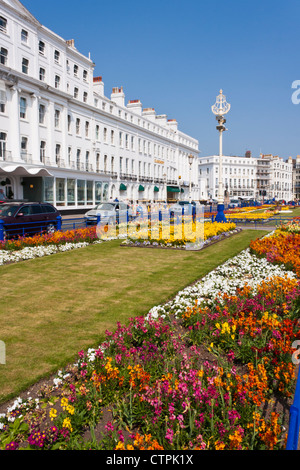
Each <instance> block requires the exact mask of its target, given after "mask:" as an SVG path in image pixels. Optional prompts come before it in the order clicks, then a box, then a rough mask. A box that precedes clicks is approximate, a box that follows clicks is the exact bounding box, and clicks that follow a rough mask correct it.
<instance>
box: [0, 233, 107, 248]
mask: <svg viewBox="0 0 300 470" xmlns="http://www.w3.org/2000/svg"><path fill="white" fill-rule="evenodd" d="M97 239H98V236H97V233H96V227H88V228H83V229H76V230H68V231H66V232H61V231H57V232H54V233H51V234H46V233H45V234H37V235H34V236H32V237H19V238H18V239H16V240H14V239H12V240H5V241H0V250H6V251H18V250H22V249H24V248H28V247H37V246H50V245H51V246H58V245H65V244H67V243H93V242H94V241H96V240H97Z"/></svg>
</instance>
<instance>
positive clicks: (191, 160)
mask: <svg viewBox="0 0 300 470" xmlns="http://www.w3.org/2000/svg"><path fill="white" fill-rule="evenodd" d="M193 161H194V155H189V165H190V195H189V202H190V203H191V202H192V174H191V173H192V165H193Z"/></svg>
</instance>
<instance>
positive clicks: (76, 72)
mask: <svg viewBox="0 0 300 470" xmlns="http://www.w3.org/2000/svg"><path fill="white" fill-rule="evenodd" d="M74 77H78V65H74Z"/></svg>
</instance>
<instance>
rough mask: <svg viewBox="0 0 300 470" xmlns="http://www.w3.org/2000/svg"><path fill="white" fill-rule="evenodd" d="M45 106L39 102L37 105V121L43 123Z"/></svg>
mask: <svg viewBox="0 0 300 470" xmlns="http://www.w3.org/2000/svg"><path fill="white" fill-rule="evenodd" d="M45 115H46V107H45V106H44V105H43V104H40V107H39V123H40V124H44V123H45Z"/></svg>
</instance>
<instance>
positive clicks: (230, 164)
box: [199, 155, 257, 200]
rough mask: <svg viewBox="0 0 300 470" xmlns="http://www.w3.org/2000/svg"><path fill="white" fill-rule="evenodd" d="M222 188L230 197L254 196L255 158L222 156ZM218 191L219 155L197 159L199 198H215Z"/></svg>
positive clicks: (250, 197) (251, 197)
mask: <svg viewBox="0 0 300 470" xmlns="http://www.w3.org/2000/svg"><path fill="white" fill-rule="evenodd" d="M222 166H223V178H222V180H223V188H224V193H225V194H226V195H227V197H229V198H230V199H237V198H238V197H243V198H245V199H246V198H249V199H253V198H255V194H256V168H257V159H255V158H252V157H236V156H224V157H223V165H222ZM218 191H219V156H216V155H213V156H208V157H201V158H200V159H199V198H200V200H207V199H217V198H218Z"/></svg>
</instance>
